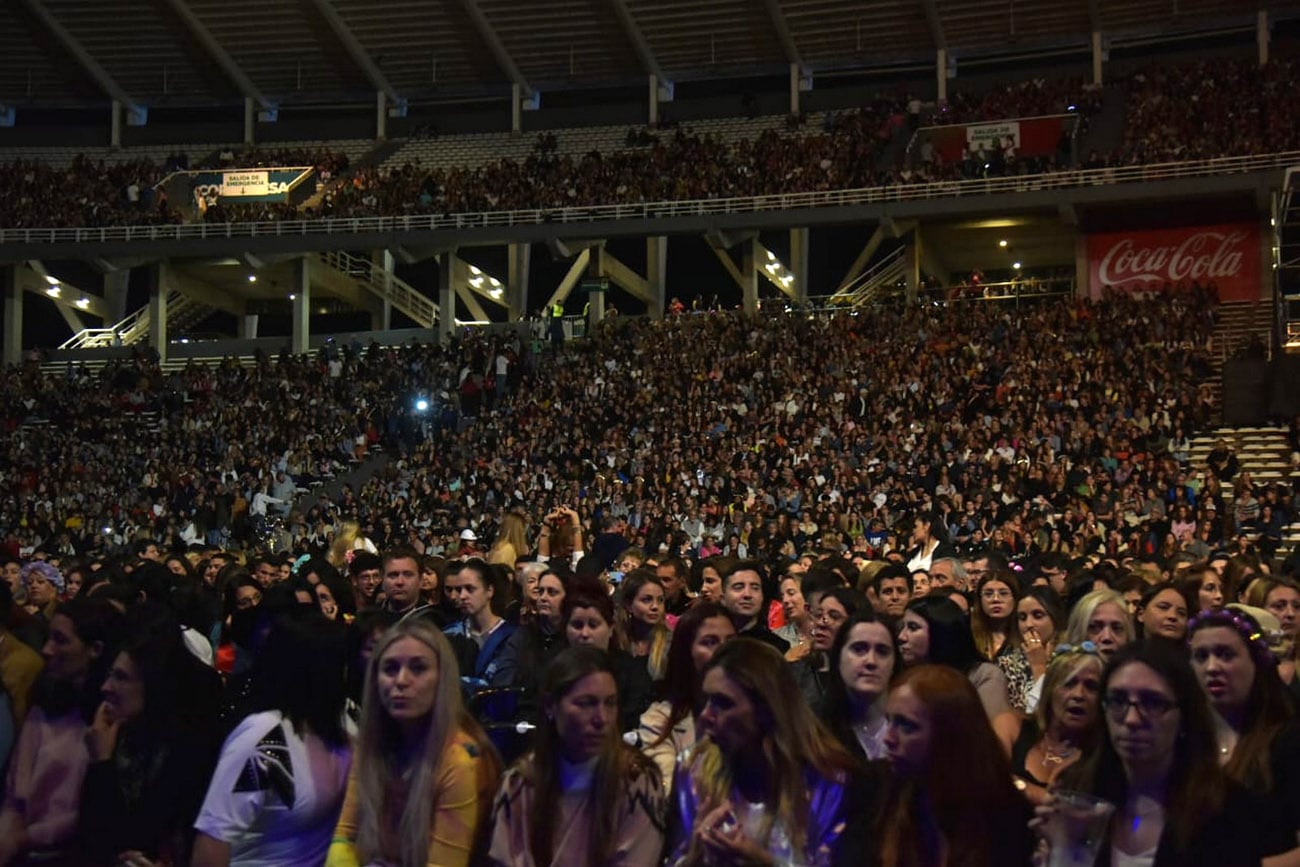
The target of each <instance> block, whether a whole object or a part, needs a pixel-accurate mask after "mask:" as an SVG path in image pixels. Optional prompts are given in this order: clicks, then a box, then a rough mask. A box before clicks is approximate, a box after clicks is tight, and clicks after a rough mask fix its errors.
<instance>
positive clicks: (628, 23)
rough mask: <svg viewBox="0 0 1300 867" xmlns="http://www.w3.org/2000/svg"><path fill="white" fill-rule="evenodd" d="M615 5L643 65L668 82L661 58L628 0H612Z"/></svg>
mask: <svg viewBox="0 0 1300 867" xmlns="http://www.w3.org/2000/svg"><path fill="white" fill-rule="evenodd" d="M610 3H611V4H612V5H613V7H614V13H615V14H616V15H618V21H619V23H620V24H622V25H623V33H624V34H625V35H626V36H627V39H628V41H629V42H631V43H632V48H633V50H635V51H636V55H637V57H639V58H641V66H642V68H643V69H645V71H646V72H648V73H650V74H651V75H653V76H654V77H655V78H657V79H659V81H660V82H661V83H664V84H667V83H668V77H667V76H666V75H664V71H663V69H662V68H661V67H660V66H659V59H658V58H656V57H655V54H654V49H652V48H651V47H650V43H649V42H647V41H646V38H645V34H644V33H642V32H641V27H640V25H638V24H637V23H636V19H635V18H634V17H632V10H631V9H629V8H627V0H610Z"/></svg>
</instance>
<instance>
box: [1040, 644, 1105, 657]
mask: <svg viewBox="0 0 1300 867" xmlns="http://www.w3.org/2000/svg"><path fill="white" fill-rule="evenodd" d="M1067 653H1089V654H1092V655H1093V656H1101V653H1100V652H1099V651H1098V650H1097V645H1095V644H1093V643H1092V642H1091V641H1080V642H1079V643H1078V644H1069V643H1065V644H1058V645H1056V648H1055V649H1054V650H1053V651H1052V659H1051V660H1049V661H1055V660H1056V659H1057V657H1060V656H1065V655H1066V654H1067Z"/></svg>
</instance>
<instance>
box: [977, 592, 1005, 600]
mask: <svg viewBox="0 0 1300 867" xmlns="http://www.w3.org/2000/svg"><path fill="white" fill-rule="evenodd" d="M980 598H981V599H1010V598H1011V591H1010V590H981V591H980Z"/></svg>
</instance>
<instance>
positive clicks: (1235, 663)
mask: <svg viewBox="0 0 1300 867" xmlns="http://www.w3.org/2000/svg"><path fill="white" fill-rule="evenodd" d="M1259 616H1260V617H1264V616H1265V615H1264V614H1263V613H1261V614H1260V615H1259ZM1188 644H1189V645H1190V647H1191V654H1192V668H1193V669H1194V670H1195V671H1196V676H1197V678H1198V679H1199V680H1200V682H1201V688H1202V689H1203V690H1204V691H1205V696H1206V698H1207V699H1208V700H1209V703H1210V711H1211V714H1212V717H1213V720H1214V726H1215V735H1216V739H1217V741H1218V745H1219V763H1220V764H1221V765H1222V766H1223V770H1224V772H1225V773H1227V775H1228V776H1229V777H1231V778H1232V779H1234V780H1236V781H1237V782H1239V783H1241V784H1242V785H1243V786H1245V787H1246V788H1247V789H1249V790H1251V791H1252V792H1254V793H1256V794H1258V795H1260V796H1262V797H1263V798H1264V799H1265V800H1266V802H1267V803H1268V804H1269V805H1270V806H1271V807H1273V808H1275V809H1276V811H1277V812H1276V815H1275V818H1274V820H1273V824H1278V825H1281V826H1282V827H1284V828H1286V829H1288V830H1289V831H1291V832H1292V834H1293V836H1294V834H1295V833H1296V832H1300V791H1297V786H1300V727H1297V724H1296V720H1295V713H1294V709H1293V707H1292V702H1291V698H1290V696H1289V695H1288V693H1287V690H1286V687H1285V686H1284V685H1283V684H1282V681H1281V680H1280V679H1279V678H1278V676H1277V660H1276V659H1275V658H1274V656H1273V652H1272V650H1271V649H1270V648H1269V643H1268V637H1267V636H1266V635H1265V632H1264V630H1263V629H1262V628H1261V626H1260V623H1259V621H1258V620H1257V619H1256V617H1255V616H1253V615H1252V614H1251V613H1249V612H1248V611H1245V610H1241V609H1239V608H1237V607H1236V606H1229V607H1228V608H1224V609H1220V610H1218V611H1208V612H1204V613H1202V614H1200V615H1198V616H1197V617H1195V618H1193V620H1192V621H1191V623H1190V625H1189V629H1188ZM1294 839H1296V840H1300V837H1294ZM1295 857H1296V860H1297V861H1298V862H1300V853H1296V856H1295Z"/></svg>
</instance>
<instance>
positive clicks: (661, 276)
mask: <svg viewBox="0 0 1300 867" xmlns="http://www.w3.org/2000/svg"><path fill="white" fill-rule="evenodd" d="M645 262H646V267H645V279H646V283H647V284H648V285H649V289H650V292H651V293H652V294H653V295H654V301H653V302H652V303H651V305H650V310H649V311H648V312H649V313H650V315H651V316H655V317H658V318H662V317H663V315H664V311H665V310H667V309H668V295H667V286H668V279H667V278H668V236H667V235H651V236H650V237H649V238H646V239H645Z"/></svg>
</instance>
